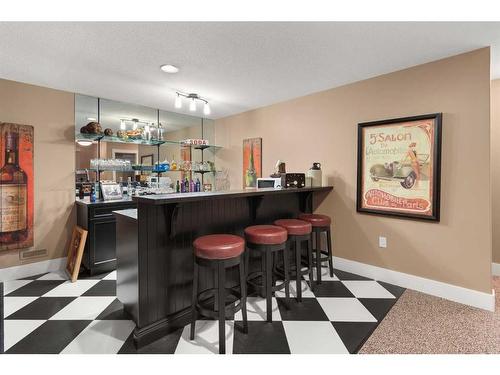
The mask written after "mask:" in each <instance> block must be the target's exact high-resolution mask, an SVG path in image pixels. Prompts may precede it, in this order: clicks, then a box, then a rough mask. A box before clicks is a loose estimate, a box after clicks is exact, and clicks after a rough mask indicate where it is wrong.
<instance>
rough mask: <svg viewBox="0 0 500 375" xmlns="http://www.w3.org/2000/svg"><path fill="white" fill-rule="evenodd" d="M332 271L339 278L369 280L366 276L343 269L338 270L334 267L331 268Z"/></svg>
mask: <svg viewBox="0 0 500 375" xmlns="http://www.w3.org/2000/svg"><path fill="white" fill-rule="evenodd" d="M333 273H334V274H335V276H337V277H338V279H339V280H371V279H369V278H368V277H364V276H360V275H356V274H354V273H349V272H345V271H341V270H338V269H336V268H334V269H333Z"/></svg>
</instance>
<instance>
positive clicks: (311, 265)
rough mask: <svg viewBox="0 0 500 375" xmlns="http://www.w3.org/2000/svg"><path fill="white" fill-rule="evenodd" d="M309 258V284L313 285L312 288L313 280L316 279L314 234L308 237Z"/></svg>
mask: <svg viewBox="0 0 500 375" xmlns="http://www.w3.org/2000/svg"><path fill="white" fill-rule="evenodd" d="M307 258H308V262H309V285H310V286H311V289H312V288H313V280H314V275H313V258H312V234H311V236H309V238H308V239H307Z"/></svg>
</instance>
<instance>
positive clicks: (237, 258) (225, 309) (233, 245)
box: [190, 234, 248, 354]
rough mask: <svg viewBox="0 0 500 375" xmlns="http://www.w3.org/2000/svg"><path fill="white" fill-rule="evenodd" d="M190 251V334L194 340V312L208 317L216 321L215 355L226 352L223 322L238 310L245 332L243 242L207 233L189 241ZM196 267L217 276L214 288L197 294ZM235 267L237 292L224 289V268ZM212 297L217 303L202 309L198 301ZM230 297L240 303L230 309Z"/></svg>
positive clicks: (230, 236) (238, 239) (246, 329)
mask: <svg viewBox="0 0 500 375" xmlns="http://www.w3.org/2000/svg"><path fill="white" fill-rule="evenodd" d="M193 248H194V280H193V298H192V304H191V332H190V333H191V335H190V339H191V340H193V339H194V330H195V324H196V317H197V312H198V313H199V314H200V315H202V316H206V317H209V318H214V319H216V318H218V319H219V354H224V353H225V352H226V332H225V319H226V318H227V319H229V318H230V317H231V316H232V315H234V314H235V313H236V312H237V311H239V310H240V309H241V314H242V316H243V331H244V332H245V333H248V322H247V309H246V299H247V294H246V282H245V272H244V264H243V262H242V254H243V252H244V250H245V241H244V240H243V238H241V237H239V236H234V235H232V234H211V235H208V236H202V237H198V238H197V239H196V240H195V241H194V242H193ZM199 266H202V267H211V268H213V269H215V272H216V274H217V279H216V280H217V286H216V287H215V288H211V289H207V290H204V291H203V292H201V293H198V278H199V269H198V268H199ZM235 266H239V273H240V293H238V292H237V291H235V290H233V289H229V288H226V287H225V283H226V269H228V268H231V267H235ZM211 295H213V297H214V299H215V300H216V301H217V302H216V303H215V304H214V305H215V306H214V309H213V310H212V309H209V308H208V307H206V306H203V305H202V303H201V301H202V300H205V299H206V298H208V297H210V296H211ZM230 296H232V297H234V298H235V299H236V300H239V301H240V302H239V303H238V304H237V305H235V306H233V302H234V301H230V302H229V303H226V299H227V298H226V297H230Z"/></svg>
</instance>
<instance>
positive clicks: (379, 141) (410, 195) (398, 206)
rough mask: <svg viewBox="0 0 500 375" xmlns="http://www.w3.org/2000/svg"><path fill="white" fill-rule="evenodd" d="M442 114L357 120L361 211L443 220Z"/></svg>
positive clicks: (358, 207) (359, 203) (358, 199)
mask: <svg viewBox="0 0 500 375" xmlns="http://www.w3.org/2000/svg"><path fill="white" fill-rule="evenodd" d="M441 119H442V114H441V113H433V114H428V115H421V116H414V117H405V118H398V119H391V120H383V121H373V122H366V123H361V124H358V181H357V203H356V205H357V211H358V212H364V213H370V214H380V215H390V216H397V217H404V218H413V219H422V220H431V221H439V204H440V187H441V185H440V184H441V121H442V120H441Z"/></svg>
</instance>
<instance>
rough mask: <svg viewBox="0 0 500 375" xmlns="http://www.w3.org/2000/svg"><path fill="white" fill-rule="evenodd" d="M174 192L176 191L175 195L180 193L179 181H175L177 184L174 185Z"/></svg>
mask: <svg viewBox="0 0 500 375" xmlns="http://www.w3.org/2000/svg"><path fill="white" fill-rule="evenodd" d="M175 191H176V192H177V193H180V192H181V186H180V184H179V180H177V183H176V184H175Z"/></svg>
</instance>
